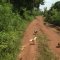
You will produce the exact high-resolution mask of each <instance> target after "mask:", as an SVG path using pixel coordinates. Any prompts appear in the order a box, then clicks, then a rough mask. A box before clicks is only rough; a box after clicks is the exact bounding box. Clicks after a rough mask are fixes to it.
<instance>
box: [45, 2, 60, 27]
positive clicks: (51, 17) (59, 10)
mask: <svg viewBox="0 0 60 60" xmlns="http://www.w3.org/2000/svg"><path fill="white" fill-rule="evenodd" d="M45 16H46V20H45V21H47V22H49V23H52V24H54V25H57V26H60V1H58V2H56V3H55V4H54V5H53V6H52V7H51V9H50V10H49V11H47V13H45Z"/></svg>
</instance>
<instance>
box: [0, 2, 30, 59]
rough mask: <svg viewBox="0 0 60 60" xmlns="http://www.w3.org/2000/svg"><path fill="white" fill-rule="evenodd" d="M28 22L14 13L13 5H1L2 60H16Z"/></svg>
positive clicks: (0, 40) (0, 35) (0, 48)
mask: <svg viewBox="0 0 60 60" xmlns="http://www.w3.org/2000/svg"><path fill="white" fill-rule="evenodd" d="M24 14H25V13H24ZM25 16H26V14H25ZM30 18H31V17H29V15H27V17H26V19H30ZM28 21H30V20H28ZM28 21H27V20H25V19H22V18H21V16H20V15H19V14H18V13H13V12H12V5H11V4H8V3H4V4H0V60H16V56H17V53H18V51H19V47H20V46H21V41H22V37H23V32H24V30H25V28H26V26H27V23H28Z"/></svg>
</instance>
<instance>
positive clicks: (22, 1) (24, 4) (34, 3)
mask: <svg viewBox="0 0 60 60" xmlns="http://www.w3.org/2000/svg"><path fill="white" fill-rule="evenodd" d="M43 1H44V0H30V1H29V0H10V3H12V4H13V7H14V10H17V11H19V12H21V11H22V10H23V9H25V8H26V9H27V10H31V11H32V9H34V7H36V8H39V5H40V4H42V3H43Z"/></svg>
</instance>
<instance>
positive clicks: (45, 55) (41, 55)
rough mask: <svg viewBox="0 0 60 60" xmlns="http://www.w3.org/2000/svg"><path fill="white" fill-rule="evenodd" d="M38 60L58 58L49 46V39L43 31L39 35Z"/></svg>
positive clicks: (54, 59) (56, 59) (55, 59)
mask: <svg viewBox="0 0 60 60" xmlns="http://www.w3.org/2000/svg"><path fill="white" fill-rule="evenodd" d="M38 60H58V58H57V57H56V56H55V55H54V54H53V53H52V52H51V50H50V49H49V47H48V39H47V38H46V36H45V35H44V34H43V33H41V32H40V35H39V36H38Z"/></svg>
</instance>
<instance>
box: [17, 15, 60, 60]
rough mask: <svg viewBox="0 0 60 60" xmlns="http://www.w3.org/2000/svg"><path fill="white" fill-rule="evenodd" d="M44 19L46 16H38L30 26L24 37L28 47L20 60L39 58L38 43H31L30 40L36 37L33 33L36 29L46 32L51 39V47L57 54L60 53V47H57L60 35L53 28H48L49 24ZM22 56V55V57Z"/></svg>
mask: <svg viewBox="0 0 60 60" xmlns="http://www.w3.org/2000/svg"><path fill="white" fill-rule="evenodd" d="M43 20H44V18H43V17H42V16H38V17H36V19H35V20H33V22H31V24H30V25H29V26H28V28H27V30H26V32H25V34H24V38H23V45H24V46H26V47H25V48H24V50H23V51H22V52H21V54H20V55H19V59H18V60H37V59H36V54H37V43H35V45H29V43H30V42H29V40H30V39H32V38H33V37H34V35H33V33H34V31H35V30H37V31H38V32H39V30H40V31H42V32H43V33H44V34H46V36H47V38H48V39H49V42H48V45H49V48H50V49H51V51H52V52H53V53H54V54H56V55H57V56H59V55H60V48H56V46H57V44H58V42H59V40H60V36H59V35H58V34H57V33H56V32H54V31H53V30H52V29H51V28H48V27H47V26H45V25H44V21H43ZM20 57H22V59H20ZM59 60H60V59H59Z"/></svg>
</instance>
